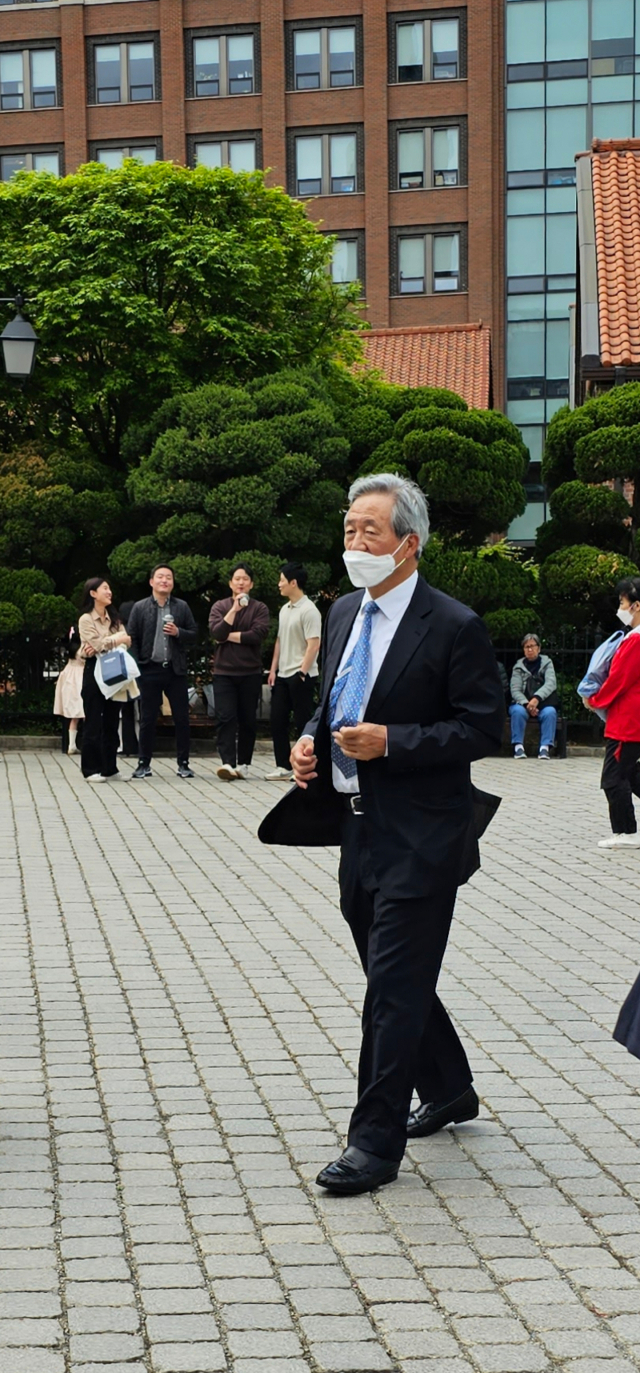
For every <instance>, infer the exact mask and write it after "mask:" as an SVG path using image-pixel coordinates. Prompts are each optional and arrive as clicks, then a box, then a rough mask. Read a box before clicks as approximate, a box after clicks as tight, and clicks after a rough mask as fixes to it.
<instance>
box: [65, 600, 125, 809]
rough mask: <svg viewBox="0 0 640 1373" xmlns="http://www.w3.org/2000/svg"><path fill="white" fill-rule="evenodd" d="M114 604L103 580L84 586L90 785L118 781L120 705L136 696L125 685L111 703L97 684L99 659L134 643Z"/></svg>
mask: <svg viewBox="0 0 640 1373" xmlns="http://www.w3.org/2000/svg"><path fill="white" fill-rule="evenodd" d="M112 602H113V592H112V590H111V587H110V586H109V583H108V582H107V581H106V580H105V579H104V577H90V578H89V580H88V581H87V582H85V585H84V592H83V597H82V605H81V607H80V619H79V620H78V631H79V634H80V643H81V648H80V653H81V654H82V656H83V658H84V659H85V667H84V674H83V678H82V703H83V706H84V730H83V735H82V759H81V764H82V775H83V777H86V779H87V781H88V782H106V781H107V780H108V778H110V777H118V776H119V773H118V768H117V765H116V755H117V752H118V743H119V739H118V724H119V720H120V704H121V702H122V701H123V700H127V699H129V698H131V697H133V696H137V695H138V694H139V693H138V686H137V683H136V682H125V683H123V686H122V689H121V691H119V692H118V693H117V694H116V695H115V696H112V697H111V699H110V700H107V698H106V696H104V695H103V694H102V692H101V690H100V688H99V686H98V684H97V682H96V680H95V670H96V656H97V655H99V654H100V653H108V652H109V651H110V650H111V649H114V648H118V647H127V648H128V646H129V644H130V643H131V640H130V638H129V635H128V634H127V631H126V629H125V628H124V627H123V625H122V621H121V619H120V615H119V612H118V611H117V610H116V608H115V606H114V605H113V604H112Z"/></svg>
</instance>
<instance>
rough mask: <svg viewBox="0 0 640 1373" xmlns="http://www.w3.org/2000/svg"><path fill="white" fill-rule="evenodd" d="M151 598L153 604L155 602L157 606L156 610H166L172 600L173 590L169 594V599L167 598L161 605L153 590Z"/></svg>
mask: <svg viewBox="0 0 640 1373" xmlns="http://www.w3.org/2000/svg"><path fill="white" fill-rule="evenodd" d="M151 600H152V601H153V604H154V606H155V607H156V610H166V609H167V606H168V605H169V604H170V602H171V592H169V595H168V596H167V599H166V601H165V603H164V605H160V602H159V601H157V600H156V598H155V595H154V593H153V591H152V592H151Z"/></svg>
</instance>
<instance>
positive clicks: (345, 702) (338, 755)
mask: <svg viewBox="0 0 640 1373" xmlns="http://www.w3.org/2000/svg"><path fill="white" fill-rule="evenodd" d="M379 609H380V606H379V605H377V604H376V602H375V601H367V604H366V605H365V607H364V610H363V612H362V616H363V623H362V629H361V630H360V637H359V638H358V640H357V642H356V643H355V644H354V646H353V648H352V650H351V653H350V654H349V657H348V658H347V661H346V663H345V665H344V668H343V670H342V672H341V673H340V676H339V677H336V680H335V682H334V684H333V686H332V688H331V695H330V697H329V720H330V724H331V758H332V760H333V762H334V763H335V764H336V766H337V767H338V768H339V769H340V771H341V773H342V775H343V777H355V776H356V774H357V771H358V768H357V764H356V760H355V758H347V757H346V755H345V754H344V753H343V752H342V749H341V748H340V745H339V744H336V742H335V739H334V738H333V735H334V733H335V731H336V730H338V729H342V726H343V725H347V726H353V725H357V724H359V722H360V712H361V710H362V703H363V701H364V693H365V691H366V687H367V673H368V671H369V659H370V657H371V622H372V620H373V617H374V615H377V613H378V611H379Z"/></svg>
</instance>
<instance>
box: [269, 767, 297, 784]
mask: <svg viewBox="0 0 640 1373" xmlns="http://www.w3.org/2000/svg"><path fill="white" fill-rule="evenodd" d="M292 781H293V773H292V772H291V771H290V770H289V768H274V769H273V772H266V773H265V782H292Z"/></svg>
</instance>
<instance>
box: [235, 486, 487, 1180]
mask: <svg viewBox="0 0 640 1373" xmlns="http://www.w3.org/2000/svg"><path fill="white" fill-rule="evenodd" d="M428 531H429V520H428V513H427V507H426V502H425V499H424V496H423V494H422V492H421V490H420V488H419V487H417V486H416V485H415V484H414V483H413V482H410V481H408V480H407V479H405V478H404V477H400V476H397V475H394V474H391V473H382V474H378V475H375V476H367V477H362V478H360V479H359V480H358V481H356V482H355V483H354V485H353V486H352V487H351V490H350V492H349V510H348V512H347V515H346V518H345V548H346V552H345V554H344V560H345V563H346V567H347V571H348V573H349V577H350V580H351V581H352V583H353V585H354V586H355V587H357V588H358V590H357V591H356V592H353V593H351V594H350V595H347V596H343V597H341V598H340V599H339V600H338V601H336V602H335V604H334V605H333V606H332V608H331V611H330V613H329V616H328V619H327V624H326V630H325V651H324V668H323V685H322V693H321V699H320V704H319V706H318V709H317V711H316V713H315V715H314V716H313V719H312V720H311V721H310V723H309V725H308V726H307V730H306V734H305V735H304V736H303V737H301V738H300V739H299V740H298V742H297V743H296V744H295V745H294V747H293V750H292V753H291V765H292V768H293V772H294V779H295V782H296V784H297V788H298V791H297V793H296V790H295V788H294V789H292V791H291V792H290V793H289V794H288V795H287V796H286V797H285V798H283V800H282V801H281V802H280V803H279V806H278V807H277V808H276V811H278V812H279V819H278V821H277V823H276V822H275V821H274V817H275V815H276V812H272V813H271V816H270V817H267V820H266V821H265V822H263V826H262V827H261V832H260V834H261V838H263V839H264V840H265V842H294V843H295V842H298V843H299V842H301V835H302V834H303V833H305V832H306V835H307V838H308V835H309V834H310V833H313V830H314V826H315V827H316V829H317V835H318V838H317V839H316V841H315V842H320V843H324V844H327V843H330V842H336V840H339V842H340V845H341V860H340V899H341V907H342V912H343V915H344V916H345V919H346V920H347V921H348V923H349V925H350V927H351V931H352V934H353V938H354V941H355V944H356V948H357V950H358V954H359V956H360V959H361V962H362V966H363V968H364V971H365V973H366V977H367V990H366V995H365V1002H364V1010H363V1021H362V1024H363V1037H362V1048H361V1053H360V1064H359V1074H358V1100H357V1104H356V1107H355V1110H354V1112H353V1115H352V1117H351V1123H350V1127H349V1137H348V1145H347V1148H346V1149H345V1150H344V1152H343V1154H342V1155H341V1157H340V1158H338V1159H337V1160H335V1161H334V1162H332V1163H329V1164H328V1166H327V1167H325V1168H323V1169H322V1171H321V1172H320V1174H319V1175H318V1183H319V1184H320V1186H321V1187H325V1188H327V1189H328V1190H329V1191H331V1192H334V1193H342V1194H354V1193H358V1192H366V1191H371V1190H373V1188H375V1187H378V1186H380V1185H381V1184H382V1183H386V1182H392V1181H393V1180H394V1179H395V1178H396V1177H397V1175H398V1169H399V1166H400V1162H401V1159H402V1156H403V1153H404V1150H405V1146H406V1141H407V1137H408V1136H409V1137H415V1136H419V1135H426V1134H432V1133H434V1131H436V1130H438V1129H440V1128H442V1126H443V1125H446V1124H449V1123H451V1122H459V1121H463V1120H469V1119H472V1118H473V1117H475V1116H476V1115H477V1114H478V1098H477V1096H476V1094H475V1091H474V1089H473V1087H472V1086H471V1082H472V1075H471V1069H470V1067H469V1063H468V1061H467V1056H466V1053H465V1051H464V1049H463V1047H462V1044H461V1042H460V1039H459V1037H458V1034H457V1032H456V1030H455V1029H454V1027H453V1025H452V1023H451V1020H450V1019H449V1016H448V1015H447V1012H446V1010H445V1008H444V1006H443V1005H442V1002H441V1001H440V1000H439V998H438V996H437V995H436V983H437V980H438V975H439V972H440V965H441V963H442V958H443V955H444V951H445V947H446V943H447V938H448V934H449V927H450V924H451V918H452V915H453V908H454V904H455V899H456V891H457V888H458V886H459V885H460V883H461V882H464V881H467V879H468V877H469V876H470V875H471V873H472V872H474V871H475V869H476V868H477V867H478V863H479V858H478V845H477V828H476V822H477V814H476V817H475V821H474V793H473V788H472V786H471V780H470V764H471V763H472V762H473V761H474V760H475V759H477V758H483V757H485V756H486V755H487V754H491V753H494V752H495V751H496V750H497V749H498V748H499V747H500V743H501V738H502V729H503V723H504V713H505V712H504V697H503V692H502V687H501V685H500V679H499V676H498V670H497V667H496V662H495V656H494V653H493V650H492V648H491V644H490V642H489V638H488V635H487V632H486V629H485V627H484V625H483V623H482V621H481V620H479V619H478V617H477V615H475V614H474V613H473V612H472V611H471V610H469V609H468V608H467V607H466V606H464V605H461V604H460V603H459V602H458V601H454V600H452V599H451V598H450V597H449V596H445V595H444V594H443V593H442V592H440V591H435V590H434V589H433V588H432V587H430V586H429V585H428V584H427V582H426V581H424V579H423V578H422V577H421V576H420V575H419V573H418V560H419V558H420V554H421V551H422V547H423V545H424V543H425V542H426V540H427V537H428ZM475 799H476V801H477V800H478V799H480V800H484V801H485V802H487V803H490V802H491V801H492V800H493V799H494V798H487V797H482V796H481V794H478V793H476V797H475ZM496 804H497V803H496ZM476 809H477V808H476ZM485 823H486V819H485ZM283 827H284V828H288V831H289V837H283V835H282V830H283ZM278 831H280V832H279V833H278ZM312 842H313V840H312ZM414 1087H415V1088H416V1089H417V1092H418V1095H419V1097H420V1101H421V1105H420V1106H419V1107H418V1108H417V1109H416V1110H415V1111H414V1112H412V1113H411V1115H410V1114H409V1108H410V1104H411V1096H412V1092H413V1089H414Z"/></svg>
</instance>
